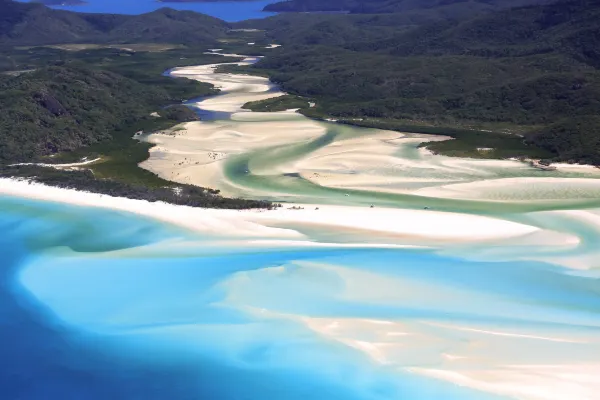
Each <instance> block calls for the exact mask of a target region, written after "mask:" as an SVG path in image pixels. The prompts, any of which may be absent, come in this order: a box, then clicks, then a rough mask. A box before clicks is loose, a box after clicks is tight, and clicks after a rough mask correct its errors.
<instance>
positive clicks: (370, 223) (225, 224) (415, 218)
mask: <svg viewBox="0 0 600 400" xmlns="http://www.w3.org/2000/svg"><path fill="white" fill-rule="evenodd" d="M0 194H2V195H9V196H18V197H23V198H28V199H35V200H45V201H53V202H61V203H67V204H73V205H77V206H86V207H102V208H109V209H113V210H118V211H125V212H131V213H135V214H139V215H143V216H146V217H150V218H154V219H157V220H160V221H164V222H167V223H172V224H175V225H178V226H181V227H185V228H187V229H191V230H194V231H197V232H203V233H210V234H212V235H216V236H226V237H234V238H235V237H237V238H263V239H274V238H276V239H293V240H298V239H303V240H309V238H307V237H306V236H305V235H303V234H302V233H300V232H299V231H297V230H295V229H294V228H293V227H294V226H309V227H310V226H312V227H313V228H318V229H322V230H329V231H332V232H335V231H340V232H344V231H353V230H355V231H358V232H362V233H365V234H384V235H386V237H388V238H389V237H390V235H392V237H394V236H395V237H397V239H398V243H399V244H413V245H422V244H424V243H426V244H429V245H431V244H432V241H442V243H453V242H454V243H460V242H468V243H472V242H481V241H487V240H495V239H505V238H512V237H519V236H527V235H529V234H532V233H534V232H537V231H538V228H536V227H533V226H528V225H523V224H518V223H515V222H510V221H505V220H502V219H496V218H490V217H483V216H477V215H468V214H457V213H446V212H439V211H431V210H402V209H385V208H374V209H371V208H369V207H347V206H346V207H345V206H327V205H317V206H315V205H292V204H289V205H285V206H284V207H281V208H279V209H276V210H220V209H203V208H193V207H187V206H177V205H172V204H167V203H161V202H156V203H151V202H147V201H144V200H133V199H125V198H119V197H111V196H108V195H103V194H96V193H88V192H82V191H76V190H72V189H62V188H56V187H49V186H45V185H41V184H38V183H31V182H28V181H24V180H16V179H5V178H2V179H0ZM292 207H302V208H303V209H293V208H292Z"/></svg>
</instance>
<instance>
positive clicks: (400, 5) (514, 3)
mask: <svg viewBox="0 0 600 400" xmlns="http://www.w3.org/2000/svg"><path fill="white" fill-rule="evenodd" d="M542 3H548V1H544V0H328V1H322V0H288V1H282V2H278V3H272V4H268V5H266V6H265V8H264V9H265V11H276V12H344V13H351V14H386V13H406V12H412V11H415V10H431V9H436V8H437V9H441V10H442V11H443V12H444V13H446V14H447V15H456V16H458V15H460V16H466V15H473V14H477V13H480V12H489V11H495V10H499V9H503V8H511V7H519V6H524V5H531V4H542Z"/></svg>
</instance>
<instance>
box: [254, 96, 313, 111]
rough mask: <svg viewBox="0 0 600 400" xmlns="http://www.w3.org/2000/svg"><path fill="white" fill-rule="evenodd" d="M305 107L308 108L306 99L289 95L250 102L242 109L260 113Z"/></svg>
mask: <svg viewBox="0 0 600 400" xmlns="http://www.w3.org/2000/svg"><path fill="white" fill-rule="evenodd" d="M307 107H309V102H308V100H307V99H305V98H302V97H300V96H293V95H289V94H288V95H283V96H279V97H273V98H270V99H266V100H259V101H250V102H248V103H246V104H244V105H243V106H242V108H245V109H247V110H252V111H262V112H273V111H285V110H290V109H294V108H307Z"/></svg>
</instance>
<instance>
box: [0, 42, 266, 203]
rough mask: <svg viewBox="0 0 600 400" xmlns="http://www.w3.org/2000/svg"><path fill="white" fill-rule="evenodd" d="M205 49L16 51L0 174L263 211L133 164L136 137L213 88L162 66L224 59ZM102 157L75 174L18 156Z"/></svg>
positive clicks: (6, 95)
mask: <svg viewBox="0 0 600 400" xmlns="http://www.w3.org/2000/svg"><path fill="white" fill-rule="evenodd" d="M203 52H204V49H203V48H188V47H181V46H173V48H170V49H162V50H160V51H154V52H149V51H133V50H132V49H130V48H126V49H123V48H103V47H102V46H90V47H86V46H83V49H82V50H78V51H75V50H73V49H71V50H65V49H61V48H46V47H37V48H12V49H10V51H8V52H6V53H5V54H7V59H9V60H10V61H11V62H10V63H9V64H5V65H3V66H2V68H1V69H3V70H4V71H3V72H4V73H0V107H2V109H3V113H2V114H0V138H1V139H2V140H1V141H0V175H1V176H3V177H20V178H24V179H30V180H35V181H37V182H41V183H45V184H49V185H53V186H60V187H68V188H74V189H79V190H86V191H90V192H96V193H105V194H110V195H114V196H121V197H128V198H134V199H146V200H149V201H157V200H160V201H166V202H170V203H174V204H183V205H190V206H198V207H218V208H268V207H271V206H272V205H271V203H269V202H266V201H254V200H244V199H229V198H224V197H222V196H220V194H219V192H218V191H215V190H212V189H208V188H199V187H195V186H191V185H181V184H176V183H174V182H170V181H167V180H164V179H162V178H159V177H158V176H156V175H155V174H153V173H151V172H149V171H146V170H144V169H142V168H140V167H139V166H138V164H139V163H140V162H142V161H144V160H146V159H147V158H148V157H149V153H148V151H149V149H150V148H151V147H152V145H150V144H148V143H143V142H140V141H138V140H135V139H134V135H135V134H136V133H138V134H139V133H142V132H145V133H149V132H152V131H157V130H163V129H168V128H171V127H173V126H174V125H176V124H179V123H181V122H186V121H193V120H198V119H199V118H198V116H197V115H196V113H195V112H194V111H192V110H191V109H190V108H188V107H186V106H184V105H182V104H181V103H182V101H184V100H186V99H189V98H196V97H200V96H207V95H212V94H215V93H217V90H215V89H214V88H213V87H212V86H211V85H208V84H205V83H200V82H197V81H193V80H188V79H173V78H170V77H167V76H162V73H163V72H164V70H165V69H167V66H169V67H173V66H182V65H198V64H206V63H214V62H218V61H222V58H221V57H219V56H215V55H208V54H203ZM84 157H85V158H87V159H95V158H96V157H100V158H101V161H99V162H97V163H93V164H90V165H86V166H85V167H84V168H85V170H79V171H73V170H64V169H54V168H44V167H39V166H35V165H18V164H20V163H31V162H43V163H55V164H60V163H65V162H76V161H79V160H81V159H82V158H84Z"/></svg>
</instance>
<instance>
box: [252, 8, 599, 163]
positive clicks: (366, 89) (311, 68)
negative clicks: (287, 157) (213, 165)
mask: <svg viewBox="0 0 600 400" xmlns="http://www.w3.org/2000/svg"><path fill="white" fill-rule="evenodd" d="M307 17H308V16H307V15H285V16H277V17H273V18H271V19H269V20H265V21H261V22H260V23H258V26H262V27H263V28H264V29H266V30H267V34H268V35H271V37H272V38H273V39H274V40H276V41H277V42H278V43H282V44H283V45H284V46H283V47H282V48H281V49H279V50H278V51H277V52H275V53H274V54H272V55H270V56H269V57H267V58H265V59H264V60H263V61H261V62H260V63H259V64H257V65H256V66H255V68H259V69H261V70H263V71H264V72H267V73H269V74H270V76H271V78H272V79H273V80H274V81H275V82H278V83H280V84H281V85H282V86H283V88H284V89H285V90H287V91H289V92H290V93H292V94H296V95H301V96H305V97H312V98H313V99H316V100H317V108H316V109H314V110H311V113H312V114H321V115H330V116H333V117H342V118H344V117H345V118H354V119H356V118H359V119H360V118H376V119H381V118H384V119H386V118H387V119H394V120H402V121H405V122H408V123H411V124H424V125H433V126H445V127H468V128H473V127H475V128H482V129H491V130H502V131H509V132H515V133H521V134H524V135H526V136H527V140H529V141H530V142H531V143H535V144H537V145H539V146H541V147H544V148H546V149H548V150H551V151H552V152H553V153H554V154H555V155H556V157H557V159H561V160H572V161H587V162H589V161H590V160H592V159H593V160H596V161H594V162H596V163H597V162H600V160H598V158H597V156H596V155H597V154H598V152H599V151H600V147H599V146H598V145H597V144H595V143H596V141H595V140H589V141H587V140H579V139H577V138H582V137H587V132H586V131H588V130H589V134H590V135H593V132H597V126H595V125H594V124H596V123H597V122H598V120H597V119H595V118H590V117H591V116H597V115H599V114H600V71H598V68H599V67H600V1H598V0H577V1H565V2H560V3H556V4H551V5H543V6H529V7H523V8H516V9H512V10H506V11H500V12H495V13H491V14H485V15H482V16H478V17H475V18H466V19H461V20H447V21H444V22H439V21H438V22H435V23H423V24H420V25H419V26H412V27H411V26H408V25H407V26H393V25H391V24H389V21H390V19H392V18H393V17H394V16H393V15H390V16H389V17H387V18H386V17H385V16H348V15H337V16H336V15H328V16H320V17H319V18H317V19H316V20H315V21H313V22H312V24H311V23H310V22H307ZM296 18H297V19H298V20H299V21H303V22H307V23H305V24H294V22H293V21H294V19H296ZM367 21H369V22H367ZM282 26H285V27H286V29H283V28H282ZM590 124H591V125H590ZM569 146H571V147H573V146H574V147H576V148H577V149H575V150H572V151H565V148H566V147H569Z"/></svg>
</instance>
